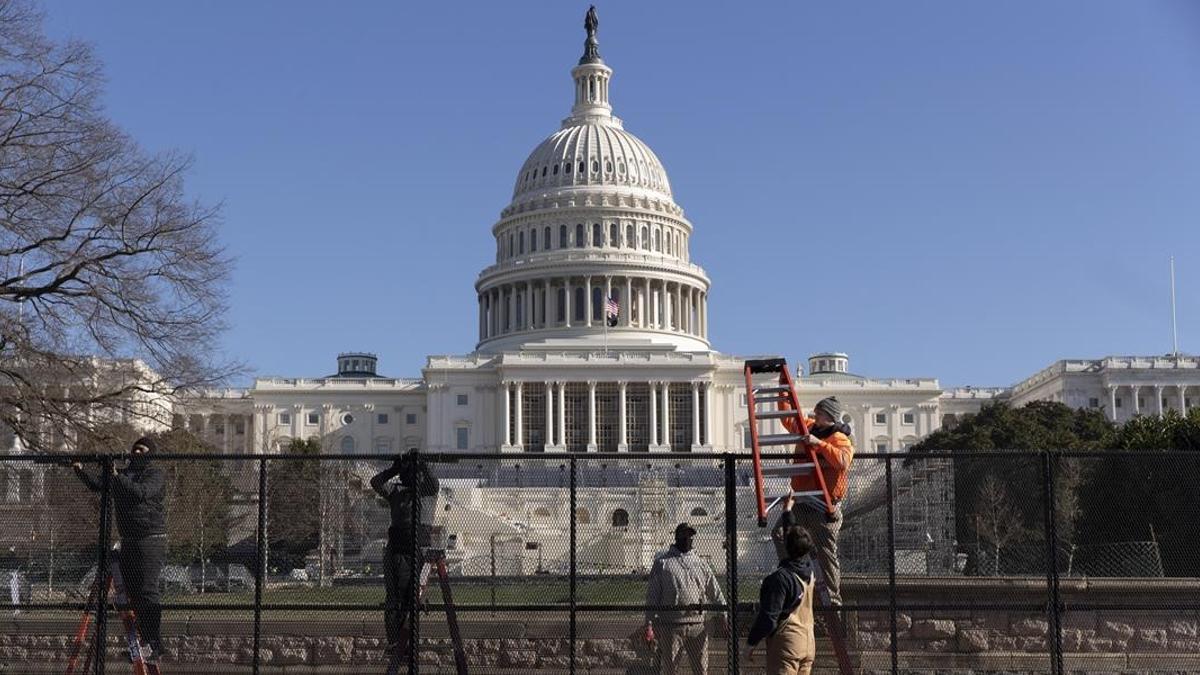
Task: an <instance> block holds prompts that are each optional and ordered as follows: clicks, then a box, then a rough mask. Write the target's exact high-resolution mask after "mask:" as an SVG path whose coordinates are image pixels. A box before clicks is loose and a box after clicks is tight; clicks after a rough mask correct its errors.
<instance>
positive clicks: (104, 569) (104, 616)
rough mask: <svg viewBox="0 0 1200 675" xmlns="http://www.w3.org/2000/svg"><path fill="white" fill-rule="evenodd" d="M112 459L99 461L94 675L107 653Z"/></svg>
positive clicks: (99, 673) (101, 674)
mask: <svg viewBox="0 0 1200 675" xmlns="http://www.w3.org/2000/svg"><path fill="white" fill-rule="evenodd" d="M112 474H113V458H112V456H111V455H105V456H104V458H103V459H101V461H100V536H99V537H98V539H99V547H100V552H99V556H100V557H99V558H98V559H97V561H96V657H95V663H96V671H95V672H96V675H104V667H105V665H106V664H105V656H107V653H108V578H109V575H110V574H111V573H112V571H111V570H109V569H108V558H109V549H110V548H111V543H110V541H109V530H110V529H111V524H110V522H109V510H110V508H109V505H110V504H111V502H112Z"/></svg>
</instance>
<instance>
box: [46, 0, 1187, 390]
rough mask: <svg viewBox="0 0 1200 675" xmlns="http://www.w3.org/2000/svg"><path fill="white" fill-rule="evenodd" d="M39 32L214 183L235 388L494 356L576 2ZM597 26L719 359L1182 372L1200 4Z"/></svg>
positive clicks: (958, 380)
mask: <svg viewBox="0 0 1200 675" xmlns="http://www.w3.org/2000/svg"><path fill="white" fill-rule="evenodd" d="M117 7H119V9H115V8H117ZM45 8H46V11H47V15H48V16H47V29H48V30H49V31H50V33H51V34H52V35H55V36H57V37H64V36H71V37H76V38H80V39H83V40H86V41H88V42H90V43H92V44H93V45H94V46H95V48H96V51H97V52H98V54H99V55H100V57H101V58H102V59H103V61H104V62H105V63H106V72H107V77H108V90H107V104H108V108H109V110H110V114H111V116H112V117H113V118H114V119H115V120H117V121H118V122H119V123H120V124H121V125H122V126H123V127H124V128H125V129H127V130H128V131H129V132H130V133H131V134H133V135H134V136H135V137H136V138H138V139H139V140H140V142H141V143H143V144H144V145H145V147H147V148H148V149H150V150H166V149H171V148H177V149H182V150H185V151H188V152H191V153H193V154H194V156H195V168H194V170H193V172H192V174H191V175H190V177H189V191H190V193H191V194H192V195H194V196H195V197H197V198H200V199H202V200H206V201H209V202H221V203H223V204H224V222H223V225H222V231H223V237H224V241H225V242H226V245H227V246H228V248H229V250H230V251H231V252H232V253H233V254H234V255H235V256H236V257H237V260H238V263H237V264H238V266H237V271H236V273H235V276H234V279H233V286H232V289H231V301H232V305H231V310H230V316H229V320H230V323H231V325H232V329H231V330H230V331H229V333H228V335H227V336H226V338H225V341H224V343H225V347H226V349H227V350H228V352H229V354H230V355H231V356H233V357H235V358H238V359H241V360H243V361H245V362H247V363H248V364H249V365H250V366H251V367H252V368H253V370H254V372H255V373H256V374H259V375H272V374H276V375H289V376H317V375H323V374H327V373H329V372H330V371H331V370H333V368H334V355H335V354H336V353H337V352H338V351H340V350H352V349H361V350H370V351H375V352H377V353H379V354H380V357H381V364H380V368H381V370H382V371H383V372H385V373H387V374H389V375H396V376H415V375H418V374H419V371H420V368H421V366H422V365H423V364H424V358H425V356H426V355H427V354H444V353H465V352H469V351H470V350H471V349H472V348H473V346H474V339H475V336H476V326H475V321H476V303H475V297H474V290H473V286H472V284H473V282H474V280H475V276H476V274H477V273H478V271H479V270H480V269H481V268H483V267H484V266H486V265H488V264H489V263H490V262H491V261H492V260H493V256H494V248H493V241H492V239H491V236H490V234H489V228H490V227H491V225H492V224H493V223H494V222H495V220H496V218H497V217H498V215H499V212H500V210H501V209H502V208H503V207H504V206H505V204H506V203H507V201H508V199H509V197H510V196H511V189H512V185H513V180H514V178H515V176H516V172H517V170H518V169H519V168H520V166H521V163H522V162H523V161H524V159H525V157H526V155H527V154H528V153H529V152H530V151H531V150H532V149H533V148H534V147H535V146H536V145H537V144H538V142H539V141H540V140H541V139H542V138H544V137H545V136H547V135H549V134H550V133H552V132H553V131H554V130H556V129H557V128H558V124H559V122H560V121H561V119H562V118H563V117H565V116H566V114H567V112H568V109H569V107H570V104H571V82H570V76H569V69H570V68H571V66H572V65H573V64H574V62H575V60H576V59H577V58H578V56H579V54H580V52H581V49H582V41H583V37H584V35H583V31H582V17H583V13H584V11H585V10H586V8H587V4H586V3H579V2H562V1H561V0H559V1H553V2H552V1H549V0H545V1H541V2H520V3H510V2H506V3H494V2H493V3H479V4H463V3H448V2H445V3H396V2H377V3H366V2H354V3H327V2H287V3H282V2H279V3H261V2H259V3H249V2H246V3H231V2H227V3H200V2H192V3H162V2H150V1H141V0H139V1H136V2H134V1H131V2H123V3H119V5H113V4H110V3H80V2H71V1H67V0H54V1H52V2H47V3H46V4H45ZM598 11H599V13H600V21H601V27H600V35H599V37H600V47H601V53H602V54H603V56H604V58H605V60H606V62H607V63H608V64H609V65H610V66H612V67H613V68H614V70H615V75H614V78H613V84H612V98H613V104H614V108H615V113H616V114H617V115H619V116H620V117H622V118H623V119H624V120H625V122H626V128H627V129H629V130H630V131H632V132H633V133H635V134H637V135H638V136H639V137H641V138H642V139H643V140H645V141H646V142H647V143H648V144H650V146H651V147H652V148H654V150H655V152H656V153H657V154H658V156H659V157H660V158H661V159H662V160H663V162H664V164H665V165H666V168H667V171H668V173H669V175H670V178H671V183H672V187H673V189H674V193H675V198H676V201H677V202H678V203H679V204H680V205H682V206H683V208H684V209H685V211H686V214H687V216H688V218H689V219H690V220H691V221H692V223H693V225H694V226H695V228H696V234H695V236H694V238H693V248H692V257H693V260H694V261H696V262H698V263H699V264H701V265H703V266H704V267H705V268H706V270H707V271H708V274H709V276H710V278H711V279H712V281H713V290H712V294H711V303H710V330H711V337H712V340H713V342H714V345H715V346H716V347H717V348H718V349H720V350H721V351H724V352H727V353H734V354H757V353H769V352H777V353H783V354H785V355H787V356H788V357H789V358H791V359H801V358H803V357H804V356H806V355H807V354H808V353H810V352H814V351H820V350H829V349H837V350H842V351H846V352H849V353H850V355H851V367H852V369H853V370H855V371H857V372H860V373H863V374H868V375H874V376H898V377H905V376H934V377H938V378H940V380H941V381H942V383H943V384H944V385H960V384H975V385H1003V384H1009V383H1012V382H1014V381H1016V380H1018V379H1020V378H1022V377H1024V376H1026V375H1028V374H1030V373H1032V372H1034V371H1035V370H1037V369H1039V368H1041V367H1043V366H1045V365H1047V364H1049V363H1050V362H1052V361H1054V360H1056V359H1059V358H1069V357H1070V358H1079V357H1097V356H1102V355H1105V354H1113V353H1140V354H1158V353H1165V352H1167V351H1169V350H1170V348H1171V333H1170V307H1169V295H1168V290H1169V277H1168V267H1167V260H1168V257H1169V256H1172V255H1174V256H1175V258H1176V265H1177V268H1178V273H1177V284H1178V293H1179V304H1178V308H1179V319H1180V320H1179V336H1180V347H1181V350H1182V351H1185V352H1191V353H1195V352H1200V344H1198V342H1200V3H1195V2H1189V1H1188V0H1177V1H1167V0H1162V1H1148V2H1136V3H1134V2H1122V1H1116V0H1113V1H1100V0H1086V1H1085V0H1080V1H1071V2H1066V1H1064V2H1015V1H1014V2H1003V3H999V2H982V1H976V2H962V1H961V0H945V1H938V2H934V1H925V2H904V3H895V2H863V3H750V4H744V5H736V4H730V3H686V4H683V3H670V4H668V3H645V2H607V3H603V4H601V5H599V7H598ZM764 277H768V278H770V279H771V280H772V282H773V283H763V278H764ZM789 306H790V307H794V308H795V309H789Z"/></svg>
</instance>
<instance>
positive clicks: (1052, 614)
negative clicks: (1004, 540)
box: [1042, 451, 1063, 675]
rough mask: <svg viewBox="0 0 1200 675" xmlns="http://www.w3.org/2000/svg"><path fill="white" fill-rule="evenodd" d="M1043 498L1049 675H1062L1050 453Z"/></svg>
mask: <svg viewBox="0 0 1200 675" xmlns="http://www.w3.org/2000/svg"><path fill="white" fill-rule="evenodd" d="M1042 497H1043V499H1044V500H1045V507H1046V508H1045V510H1044V512H1045V528H1046V583H1047V584H1048V585H1049V589H1048V590H1049V591H1050V603H1049V605H1050V606H1049V607H1048V608H1047V610H1048V611H1047V618H1048V619H1049V620H1050V672H1051V673H1052V675H1062V672H1063V655H1062V616H1061V614H1060V612H1061V611H1062V604H1061V601H1060V599H1059V588H1058V531H1057V529H1056V525H1055V520H1056V518H1055V513H1054V456H1053V455H1052V454H1051V452H1050V451H1045V452H1043V453H1042Z"/></svg>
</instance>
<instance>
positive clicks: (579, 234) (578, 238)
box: [575, 223, 587, 248]
mask: <svg viewBox="0 0 1200 675" xmlns="http://www.w3.org/2000/svg"><path fill="white" fill-rule="evenodd" d="M585 243H587V239H586V238H584V236H583V223H576V225H575V248H583V245H584V244H585Z"/></svg>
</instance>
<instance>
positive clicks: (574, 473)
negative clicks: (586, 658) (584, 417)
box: [568, 457, 579, 675]
mask: <svg viewBox="0 0 1200 675" xmlns="http://www.w3.org/2000/svg"><path fill="white" fill-rule="evenodd" d="M578 483H579V478H578V467H577V466H576V462H575V458H574V457H572V458H571V483H570V493H571V495H570V502H571V556H570V564H571V567H570V570H569V571H568V573H569V575H570V585H571V589H570V602H571V616H570V632H569V634H568V642H569V643H570V644H569V648H570V652H569V655H570V664H571V665H570V673H571V675H575V638H576V631H577V628H578V627H577V625H576V617H575V606H576V604H577V601H578V600H577V598H576V597H575V591H576V581H577V576H578V569H577V567H576V560H575V544H576V537H577V534H578V533H577V532H576V527H575V520H576V518H575V508H576V504H577V502H578V493H577V490H576V487H578Z"/></svg>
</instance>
